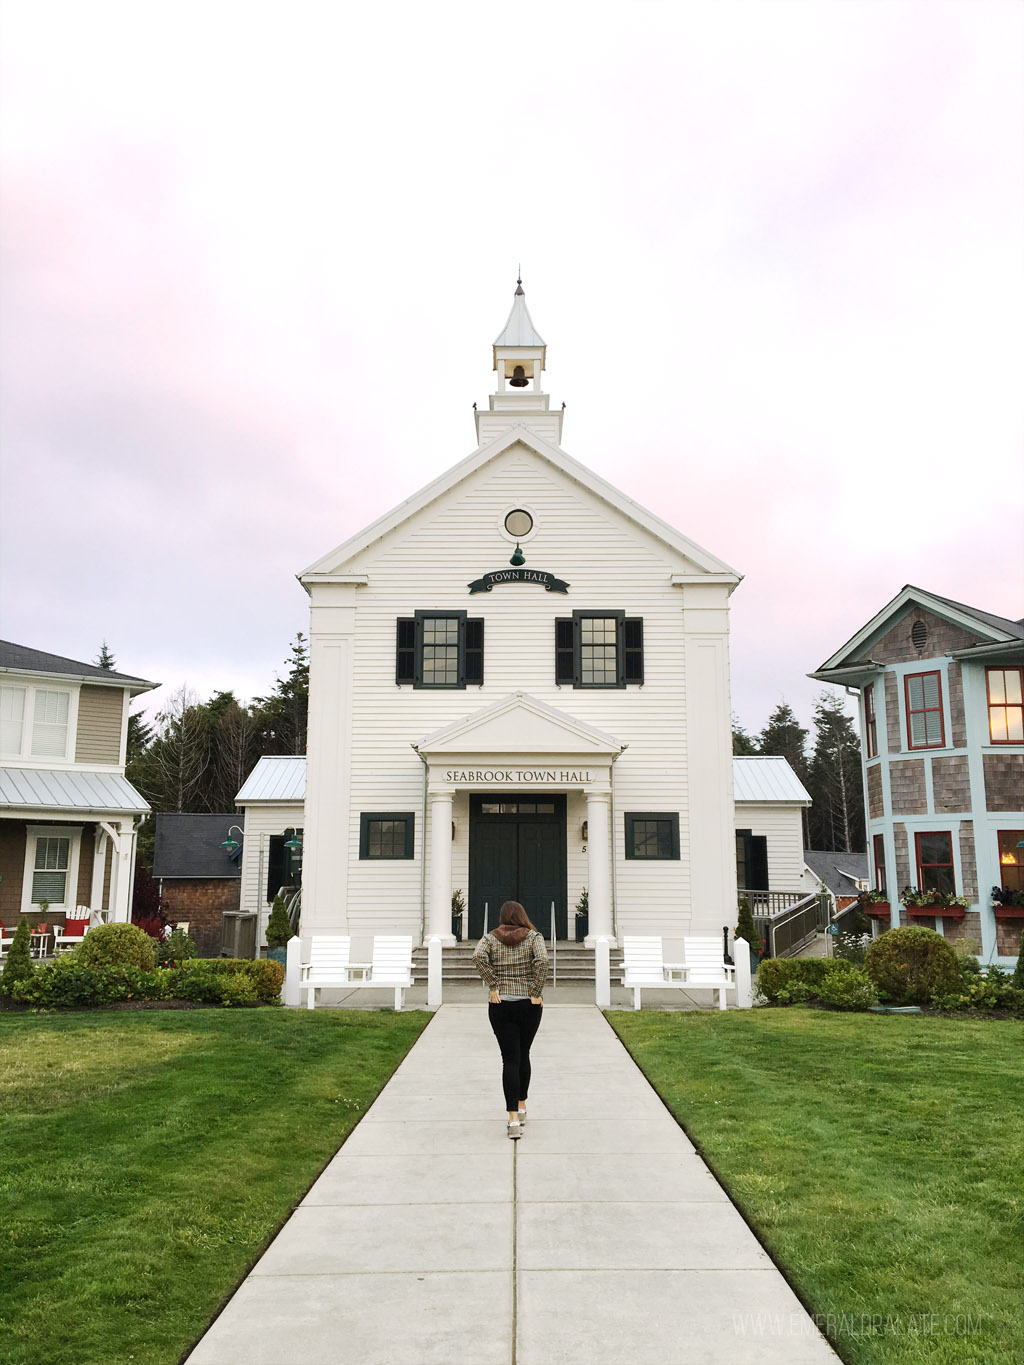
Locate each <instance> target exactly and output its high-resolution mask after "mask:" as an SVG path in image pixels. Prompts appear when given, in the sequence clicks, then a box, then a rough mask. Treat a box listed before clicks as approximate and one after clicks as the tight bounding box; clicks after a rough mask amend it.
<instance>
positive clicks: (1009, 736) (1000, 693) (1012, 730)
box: [985, 668, 1024, 744]
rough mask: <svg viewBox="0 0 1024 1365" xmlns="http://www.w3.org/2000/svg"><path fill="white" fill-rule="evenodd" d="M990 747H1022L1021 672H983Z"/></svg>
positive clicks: (1023, 699)
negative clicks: (1012, 745)
mask: <svg viewBox="0 0 1024 1365" xmlns="http://www.w3.org/2000/svg"><path fill="white" fill-rule="evenodd" d="M985 681H986V683H987V684H988V734H989V739H990V740H991V741H992V743H993V744H1024V668H986V669H985Z"/></svg>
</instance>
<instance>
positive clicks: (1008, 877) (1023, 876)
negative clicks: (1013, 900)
mask: <svg viewBox="0 0 1024 1365" xmlns="http://www.w3.org/2000/svg"><path fill="white" fill-rule="evenodd" d="M1018 844H1024V829H1001V830H1000V831H999V883H1000V885H1001V886H1002V888H1003V890H1004V891H1024V848H1018V847H1017V845H1018Z"/></svg>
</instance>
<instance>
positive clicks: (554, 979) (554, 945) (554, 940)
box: [551, 901, 558, 986]
mask: <svg viewBox="0 0 1024 1365" xmlns="http://www.w3.org/2000/svg"><path fill="white" fill-rule="evenodd" d="M551 984H552V986H557V985H558V926H557V925H556V924H555V902H554V901H552V902H551Z"/></svg>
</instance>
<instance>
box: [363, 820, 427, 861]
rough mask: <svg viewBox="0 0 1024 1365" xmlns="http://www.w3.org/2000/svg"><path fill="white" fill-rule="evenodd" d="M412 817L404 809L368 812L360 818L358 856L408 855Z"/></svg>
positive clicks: (395, 856) (412, 827) (411, 851)
mask: <svg viewBox="0 0 1024 1365" xmlns="http://www.w3.org/2000/svg"><path fill="white" fill-rule="evenodd" d="M414 825H415V817H414V816H413V815H412V814H411V813H410V812H406V811H399V812H393V811H381V812H378V811H368V812H365V813H364V814H362V815H360V817H359V856H360V858H381V859H385V858H411V857H412V856H413V831H414Z"/></svg>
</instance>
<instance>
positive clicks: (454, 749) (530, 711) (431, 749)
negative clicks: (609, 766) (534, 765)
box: [415, 692, 625, 759]
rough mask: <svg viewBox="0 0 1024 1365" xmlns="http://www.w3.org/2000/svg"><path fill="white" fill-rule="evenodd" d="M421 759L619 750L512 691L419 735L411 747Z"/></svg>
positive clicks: (596, 754) (610, 739)
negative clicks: (457, 755)
mask: <svg viewBox="0 0 1024 1365" xmlns="http://www.w3.org/2000/svg"><path fill="white" fill-rule="evenodd" d="M415 748H416V749H417V750H418V752H419V753H421V754H422V755H423V756H424V757H425V758H442V759H443V758H444V757H445V756H450V755H454V754H459V755H464V756H471V755H474V754H477V755H481V756H487V755H491V754H507V753H524V754H531V755H533V756H543V755H544V754H552V755H554V754H559V755H560V754H576V755H580V756H586V757H591V758H600V757H602V756H603V757H614V756H615V755H617V754H619V753H621V752H622V750H623V749H624V748H625V745H623V744H622V743H620V741H619V740H617V739H616V738H615V737H614V736H613V735H608V734H605V733H604V731H602V730H596V729H595V728H594V727H593V726H592V725H587V724H585V723H584V722H583V721H580V720H576V719H575V717H573V716H570V715H568V713H567V712H565V711H561V710H559V709H558V708H557V707H554V706H548V705H546V704H545V703H544V702H542V701H538V700H537V698H536V697H531V696H529V695H528V694H527V693H525V692H515V693H513V694H512V695H511V696H509V697H504V698H503V699H502V700H501V701H498V702H495V703H493V705H491V706H487V707H484V708H483V709H482V710H481V711H478V712H477V713H476V714H475V715H471V716H467V717H466V718H465V719H463V720H459V721H456V722H455V723H454V724H452V725H447V726H445V727H444V729H442V730H435V731H434V733H433V734H430V735H427V736H425V737H424V738H423V739H422V740H420V742H419V744H417V745H416V746H415Z"/></svg>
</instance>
